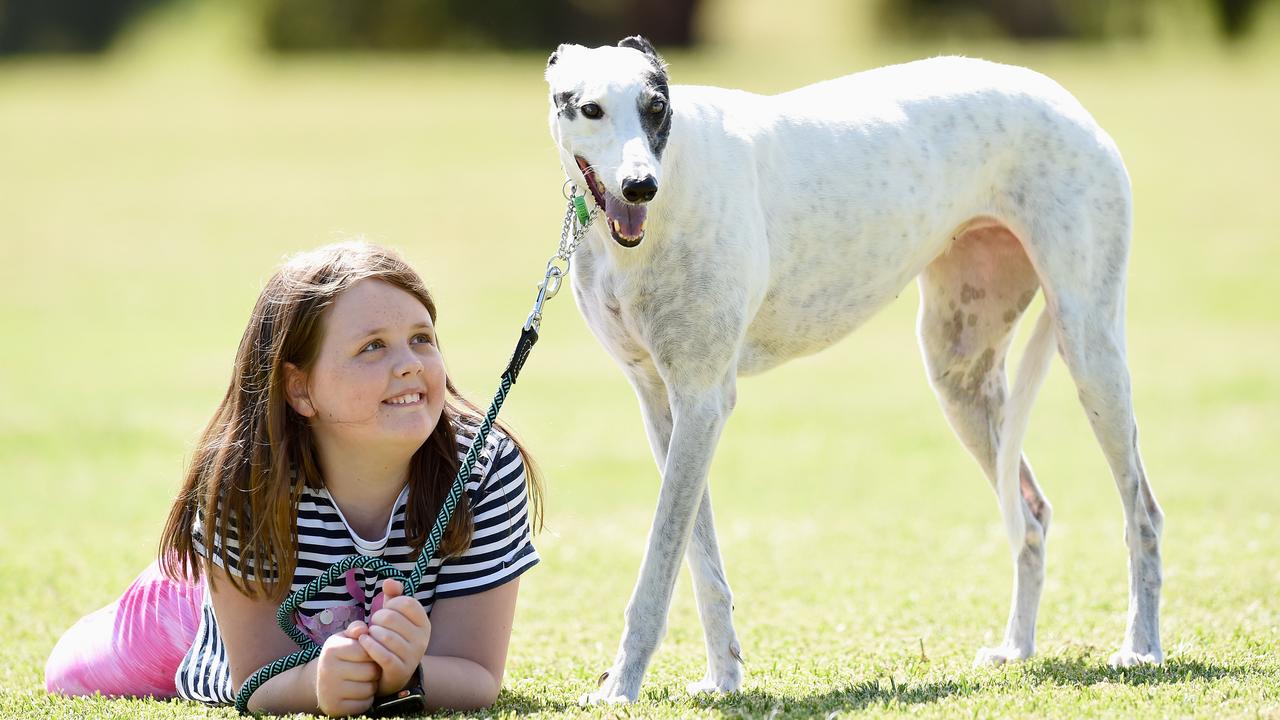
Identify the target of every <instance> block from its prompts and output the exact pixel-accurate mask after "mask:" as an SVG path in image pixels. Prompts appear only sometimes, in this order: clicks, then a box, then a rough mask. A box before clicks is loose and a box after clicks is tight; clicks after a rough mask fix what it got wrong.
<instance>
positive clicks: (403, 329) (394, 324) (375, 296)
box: [288, 278, 445, 457]
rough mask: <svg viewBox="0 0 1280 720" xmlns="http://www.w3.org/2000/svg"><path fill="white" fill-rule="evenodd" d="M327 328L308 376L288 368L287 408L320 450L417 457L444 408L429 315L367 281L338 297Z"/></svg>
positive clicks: (397, 292)
mask: <svg viewBox="0 0 1280 720" xmlns="http://www.w3.org/2000/svg"><path fill="white" fill-rule="evenodd" d="M323 323H324V339H323V341H322V342H321V344H320V349H319V353H318V354H317V357H316V361H315V364H314V365H313V367H312V368H311V369H310V371H309V372H307V373H306V374H305V376H304V375H303V374H302V373H301V372H298V371H297V369H296V368H294V367H293V366H292V365H290V366H289V373H288V374H289V376H290V381H289V393H288V394H289V402H290V405H292V406H293V408H294V409H295V410H297V411H298V412H299V413H300V414H302V415H304V416H306V417H308V418H310V421H311V429H312V431H313V432H314V433H315V437H316V440H317V442H318V443H319V444H320V445H321V446H322V447H325V446H328V447H330V448H332V449H351V450H356V449H358V450H359V451H360V452H361V454H364V453H367V452H369V451H375V452H376V451H379V450H383V451H392V452H395V453H396V454H404V455H405V456H406V457H407V456H410V455H412V454H413V452H415V451H416V450H417V449H418V447H419V446H421V445H422V443H423V442H424V441H426V439H427V437H428V436H430V435H431V431H432V430H434V429H435V427H436V423H437V422H439V421H440V413H441V411H442V409H443V408H444V398H445V373H444V358H443V357H441V355H440V351H439V350H438V349H437V348H436V337H435V327H434V326H433V325H432V323H431V315H430V314H429V313H428V312H427V309H426V308H425V307H423V305H422V303H421V302H419V301H418V299H417V298H415V297H414V296H412V295H410V294H409V293H407V292H405V291H404V290H401V289H400V288H398V287H396V286H395V285H392V284H390V283H387V282H384V281H382V280H377V279H374V278H368V279H365V280H360V281H358V282H356V283H355V284H353V285H352V286H351V287H350V288H348V289H347V290H346V291H345V292H343V293H342V294H341V295H339V296H338V298H337V299H336V300H335V301H334V303H333V305H331V306H330V307H329V308H328V310H327V311H326V313H325V317H324V318H323Z"/></svg>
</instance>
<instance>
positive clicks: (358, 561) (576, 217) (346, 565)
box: [236, 192, 595, 713]
mask: <svg viewBox="0 0 1280 720" xmlns="http://www.w3.org/2000/svg"><path fill="white" fill-rule="evenodd" d="M585 208H586V204H585V200H583V198H582V196H581V195H578V194H577V193H576V192H574V193H573V194H572V195H571V196H570V198H569V208H568V210H566V212H565V221H564V230H563V232H562V233H561V237H560V248H559V251H558V252H557V253H556V254H555V256H553V257H552V258H551V260H549V261H548V262H547V272H546V275H545V276H544V277H543V280H542V284H541V285H539V286H538V297H537V299H536V300H535V301H534V306H533V312H531V313H529V318H528V319H527V320H526V321H525V323H524V327H523V328H522V329H521V331H520V339H519V341H517V342H516V349H515V351H514V352H513V353H512V354H511V360H510V362H508V363H507V369H506V370H504V371H503V373H502V377H501V381H500V383H499V385H498V392H497V394H495V395H494V397H493V403H492V404H491V405H490V406H489V412H487V413H485V416H484V420H483V421H482V422H481V423H480V428H479V429H478V430H477V431H476V436H475V439H474V440H472V442H471V448H470V449H469V450H468V451H467V456H466V458H465V459H464V460H463V462H462V466H461V467H459V468H458V474H457V475H456V476H455V477H454V479H453V486H452V487H450V488H449V494H448V496H446V497H445V499H444V504H443V505H442V506H441V508H440V514H439V515H437V516H436V522H435V525H434V526H432V528H431V533H430V534H429V535H428V536H427V541H426V543H425V544H424V545H423V546H422V552H420V553H419V554H418V561H417V562H416V563H415V564H414V567H413V570H412V571H411V572H410V573H409V575H408V577H406V576H405V575H404V573H402V572H400V570H398V569H397V568H396V567H395V566H394V565H392V564H391V563H388V562H387V561H385V560H383V559H382V558H375V557H366V556H363V555H351V556H349V557H346V558H343V559H342V560H339V561H338V562H336V563H334V564H332V565H330V566H329V569H327V570H325V571H324V572H323V573H321V574H320V575H319V576H318V577H316V578H315V579H314V580H312V581H311V582H309V583H307V584H306V586H305V587H301V588H298V589H297V590H295V591H294V592H292V593H290V595H289V597H288V598H286V599H285V601H284V602H283V603H281V604H280V609H279V610H277V611H276V624H278V625H279V626H280V629H281V630H283V631H284V632H285V634H286V635H288V636H289V637H290V638H292V639H293V641H294V642H296V643H297V644H298V647H300V648H301V650H298V651H297V652H294V653H291V654H289V655H285V656H284V657H282V658H280V659H279V660H276V661H275V662H272V663H269V664H267V665H264V666H263V667H262V668H260V669H259V670H258V671H257V672H255V673H254V674H253V675H251V676H249V679H248V680H246V681H245V683H244V685H242V686H240V692H238V693H237V694H236V710H238V711H239V712H241V713H248V712H249V698H251V697H253V694H254V693H255V692H257V690H258V688H260V687H262V686H263V684H265V683H266V682H267V681H268V680H270V679H271V678H273V677H275V676H276V675H279V674H280V673H282V672H285V671H287V670H292V669H293V668H295V667H298V666H300V665H305V664H307V663H309V662H311V661H312V660H315V659H316V658H317V657H319V656H320V646H319V645H317V644H316V643H315V642H313V641H312V640H311V638H309V637H307V636H306V634H305V633H303V632H302V631H301V630H299V629H298V628H297V626H296V625H294V622H293V614H294V612H295V611H297V609H298V608H299V606H301V605H302V603H304V602H306V601H307V600H309V599H311V598H313V597H315V596H316V595H317V594H318V593H319V592H320V591H321V590H324V589H325V588H327V587H329V586H330V585H333V584H334V583H335V582H336V581H337V580H338V578H340V577H342V576H343V575H345V574H346V573H347V571H348V570H351V569H352V568H357V567H358V568H363V569H364V570H367V571H370V572H373V573H374V574H376V575H377V576H378V577H380V578H382V579H383V580H399V581H400V582H402V583H404V594H405V595H407V596H410V597H412V596H413V594H414V593H415V592H417V589H418V583H419V582H421V580H422V576H423V575H425V574H426V572H427V566H428V565H430V564H431V560H432V559H433V558H434V557H435V554H436V550H437V549H438V548H439V547H440V541H441V539H443V538H444V531H445V528H447V527H448V526H449V520H450V519H451V518H452V517H453V511H454V509H455V508H457V506H458V501H459V500H460V499H462V493H463V492H465V491H466V488H467V480H469V479H470V478H471V473H472V471H473V470H474V469H475V466H476V462H477V461H478V460H479V458H480V452H481V451H482V450H483V449H484V446H485V441H486V440H487V438H488V436H489V430H490V429H492V427H493V423H494V422H495V421H496V420H497V419H498V411H499V410H501V409H502V403H503V402H505V401H506V399H507V394H508V393H509V392H511V386H513V385H515V383H516V377H517V376H519V374H520V370H521V368H523V367H524V363H525V360H527V359H528V358H529V351H531V350H532V349H533V345H534V343H536V342H538V328H539V326H540V325H541V323H542V305H543V303H544V302H546V301H547V300H550V299H551V298H552V297H554V296H555V294H556V292H558V291H559V289H560V285H561V283H562V282H563V281H564V277H565V275H566V274H567V273H568V271H569V258H570V256H572V255H573V251H574V250H576V249H577V247H578V244H579V243H580V242H581V241H582V238H583V236H584V235H586V231H587V227H588V226H589V225H590V224H591V221H592V220H594V219H595V211H592V212H590V213H587V212H585ZM575 225H576V226H577V227H576V228H575V227H574V226H575ZM571 235H572V240H570V236H571ZM561 264H563V266H564V267H563V268H561V267H560V265H561Z"/></svg>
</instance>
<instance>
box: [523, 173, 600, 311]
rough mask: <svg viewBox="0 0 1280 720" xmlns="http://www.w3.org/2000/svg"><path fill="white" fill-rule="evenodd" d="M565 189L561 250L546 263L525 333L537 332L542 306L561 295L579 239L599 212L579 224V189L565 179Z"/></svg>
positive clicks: (590, 214)
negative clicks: (575, 205)
mask: <svg viewBox="0 0 1280 720" xmlns="http://www.w3.org/2000/svg"><path fill="white" fill-rule="evenodd" d="M564 189H565V190H567V191H568V192H567V193H566V194H565V197H566V198H567V199H568V200H569V206H568V207H566V208H565V211H564V225H563V226H562V227H561V229H560V247H559V248H558V249H557V250H556V254H555V255H552V256H551V259H549V260H547V274H546V275H544V276H543V278H542V283H541V284H539V285H538V297H537V299H536V300H535V301H534V303H533V311H532V312H530V313H529V319H527V320H525V322H524V327H525V329H526V330H529V329H533V330H537V329H538V327H539V326H540V325H541V324H542V306H543V304H544V303H545V302H546V301H548V300H550V299H551V298H553V297H555V296H556V293H558V292H560V286H561V285H562V284H564V279H565V278H566V277H567V276H568V275H569V266H570V264H571V258H572V257H573V254H574V253H575V252H577V250H578V246H579V245H581V244H582V239H583V238H585V237H586V236H587V230H588V229H589V228H590V227H591V223H592V222H594V221H595V219H596V215H598V214H599V212H600V211H599V209H592V210H591V211H589V212H588V214H587V220H586V222H582V220H581V218H580V217H579V215H578V212H577V209H576V208H575V207H574V198H575V197H577V195H578V188H577V187H575V186H574V184H573V181H572V180H566V181H565V183H564Z"/></svg>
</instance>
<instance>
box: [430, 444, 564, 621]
mask: <svg viewBox="0 0 1280 720" xmlns="http://www.w3.org/2000/svg"><path fill="white" fill-rule="evenodd" d="M471 497H472V505H471V515H472V518H473V520H474V526H475V530H474V533H473V535H472V537H471V547H469V548H468V549H467V550H466V551H465V552H464V553H462V554H461V555H457V556H454V557H451V558H448V559H446V560H445V561H444V563H443V564H442V565H441V566H440V574H439V579H438V581H437V583H436V594H435V596H436V598H437V599H439V598H447V597H460V596H463V595H474V594H476V593H480V592H484V591H485V590H490V589H492V588H495V587H498V586H499V585H502V584H504V583H507V582H509V581H510V580H513V579H515V578H516V577H518V576H520V575H521V574H522V573H524V571H526V570H528V569H529V568H531V567H533V566H534V565H536V564H537V563H538V560H539V557H538V553H537V551H536V550H534V548H533V541H532V532H531V530H530V526H529V491H528V486H527V478H526V477H525V468H524V458H523V457H522V456H521V455H520V450H519V448H517V447H516V445H515V443H514V442H512V441H511V439H510V438H503V440H502V442H501V443H500V444H499V445H498V448H497V451H496V453H495V457H494V460H493V462H492V463H491V464H490V466H489V471H488V472H487V473H486V475H485V477H484V481H483V482H482V483H481V484H480V488H479V492H477V493H475V494H473V495H472V496H471Z"/></svg>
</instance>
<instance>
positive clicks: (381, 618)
mask: <svg viewBox="0 0 1280 720" xmlns="http://www.w3.org/2000/svg"><path fill="white" fill-rule="evenodd" d="M369 620H370V624H371V625H372V626H373V627H381V628H385V629H387V630H390V631H392V632H394V633H396V634H397V635H400V636H401V637H405V638H411V637H414V636H415V635H421V634H422V628H421V627H420V626H418V625H415V624H414V623H413V621H412V620H410V619H409V618H407V617H405V616H404V613H402V612H399V611H398V610H393V609H391V608H385V607H384V608H382V609H381V610H379V611H378V612H376V613H374V614H373V617H371V618H369Z"/></svg>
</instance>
